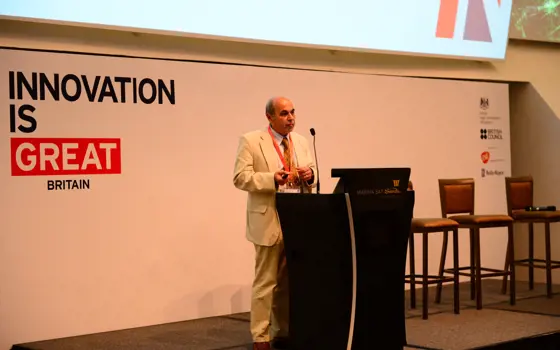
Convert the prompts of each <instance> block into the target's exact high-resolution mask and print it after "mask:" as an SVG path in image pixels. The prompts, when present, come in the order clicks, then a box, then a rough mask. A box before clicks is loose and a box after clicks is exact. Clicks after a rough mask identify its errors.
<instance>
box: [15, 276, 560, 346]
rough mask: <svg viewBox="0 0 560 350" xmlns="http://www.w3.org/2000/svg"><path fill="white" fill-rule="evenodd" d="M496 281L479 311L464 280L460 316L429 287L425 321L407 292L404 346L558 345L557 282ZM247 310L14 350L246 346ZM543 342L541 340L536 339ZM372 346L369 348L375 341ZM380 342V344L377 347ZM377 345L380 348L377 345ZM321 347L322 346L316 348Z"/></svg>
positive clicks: (447, 297) (486, 288)
mask: <svg viewBox="0 0 560 350" xmlns="http://www.w3.org/2000/svg"><path fill="white" fill-rule="evenodd" d="M500 285H501V283H500V281H498V280H485V281H483V298H484V299H483V303H484V308H483V309H482V310H478V311H477V310H476V309H475V304H474V301H471V300H470V297H469V285H468V283H465V284H462V285H461V314H460V315H455V314H453V311H452V289H451V288H450V286H446V288H444V293H443V298H442V304H440V305H436V304H434V303H433V300H434V296H435V290H434V289H433V288H430V301H431V302H430V305H429V311H430V315H429V319H428V320H422V318H421V310H422V309H421V306H422V305H421V296H422V294H421V289H418V290H417V295H416V298H417V308H416V309H415V310H410V309H409V299H408V294H407V300H406V303H407V312H406V317H407V321H406V325H407V340H408V344H409V346H408V347H406V348H405V349H429V350H433V349H445V350H448V349H449V350H463V349H495V350H497V349H500V350H506V349H512V350H513V349H532V350H533V349H534V350H537V349H538V350H548V349H551V350H552V349H560V295H558V293H559V292H560V286H554V292H555V296H554V297H553V298H552V299H548V298H546V296H545V294H546V293H545V290H546V289H545V286H544V285H542V284H536V285H535V289H534V290H532V291H529V290H528V287H527V284H525V283H518V285H517V294H518V295H517V299H518V300H517V305H516V306H514V307H511V306H510V305H509V302H508V296H507V295H502V294H500V293H499V290H500ZM248 322H249V314H247V313H243V314H234V315H228V316H221V317H212V318H206V319H199V320H192V321H185V322H177V323H171V324H164V325H157V326H150V327H142V328H135V329H128V330H121V331H114V332H107V333H98V334H92V335H85V336H79V337H70V338H63V339H55V340H46V341H40V342H33V343H27V344H18V345H14V346H13V348H12V349H13V350H82V349H83V350H117V349H118V350H159V349H165V350H175V349H177V350H179V349H181V350H185V349H188V350H249V349H251V337H250V334H249V323H248ZM538 341H543V342H542V343H536V342H538ZM381 344H382V339H380V344H372V347H371V348H372V349H377V348H378V346H379V345H381ZM376 345H378V346H376ZM380 349H381V348H380ZM317 350H320V349H317Z"/></svg>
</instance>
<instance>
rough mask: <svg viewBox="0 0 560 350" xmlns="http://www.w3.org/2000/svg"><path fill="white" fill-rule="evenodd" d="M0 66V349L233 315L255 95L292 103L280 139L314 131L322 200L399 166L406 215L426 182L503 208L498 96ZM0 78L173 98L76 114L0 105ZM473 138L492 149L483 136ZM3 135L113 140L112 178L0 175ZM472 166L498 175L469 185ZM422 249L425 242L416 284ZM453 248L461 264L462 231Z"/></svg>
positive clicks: (435, 207)
mask: <svg viewBox="0 0 560 350" xmlns="http://www.w3.org/2000/svg"><path fill="white" fill-rule="evenodd" d="M0 69H1V74H0V76H1V77H2V80H1V81H0V108H2V110H3V111H4V113H5V114H4V115H5V116H6V117H5V118H6V119H5V124H4V125H5V127H4V131H3V135H4V136H3V138H4V141H3V142H2V143H0V162H1V163H2V164H5V166H4V167H3V171H2V173H1V174H0V176H1V177H2V178H1V179H2V182H1V185H0V186H1V193H2V198H3V208H4V210H3V217H2V230H1V231H0V239H1V242H2V244H1V245H0V346H1V348H8V347H9V345H11V344H14V343H18V342H24V341H33V340H41V339H49V338H57V337H64V336H71V335H78V334H87V333H93V332H100V331H107V330H115V329H122V328H129V327H135V326H143V325H149V324H158V323H165V322H173V321H179V320H185V319H192V318H199V317H206V316H212V315H219V314H227V313H232V312H241V311H247V310H248V308H249V300H250V284H251V279H252V268H253V266H252V264H253V249H252V247H251V245H250V244H249V243H248V242H246V241H245V237H244V218H245V215H244V210H245V207H244V206H245V194H244V193H241V192H239V191H238V190H236V189H234V187H233V185H232V171H233V162H234V157H235V151H236V147H237V141H238V137H239V135H240V134H242V133H244V132H246V131H249V130H253V129H257V128H262V127H265V125H266V119H265V117H264V105H265V102H266V100H267V99H268V98H269V97H270V96H274V95H286V96H288V97H290V98H291V99H293V101H294V102H295V105H296V109H297V113H298V124H297V125H296V129H297V131H299V132H300V133H302V134H304V135H308V130H309V128H310V127H314V128H315V129H316V130H317V137H318V139H317V147H318V151H319V157H320V158H319V165H320V166H321V168H320V170H321V180H322V188H321V189H322V192H325V193H326V192H330V191H332V189H333V188H334V185H335V183H336V180H334V179H330V169H331V168H333V167H387V166H408V167H411V168H412V180H413V181H414V183H415V189H416V191H417V204H416V208H415V216H418V217H420V216H422V217H425V216H436V217H437V216H440V207H439V196H438V188H437V179H438V178H452V177H474V178H475V179H476V181H477V187H476V188H477V190H476V195H477V200H476V205H477V211H479V212H488V213H503V212H505V210H506V206H505V193H504V185H503V181H504V180H503V176H507V175H509V174H510V168H511V163H510V148H509V147H510V146H509V111H508V88H507V85H505V84H493V83H474V82H460V81H444V80H430V79H415V78H395V77H382V76H372V75H358V74H344V73H326V72H311V71H297V70H282V69H272V68H255V67H242V66H230V65H216V64H199V63H185V62H172V61H158V60H140V59H126V58H109V57H94V56H82V55H66V54H51V53H39V52H24V51H10V50H2V51H0ZM10 71H13V72H23V74H24V75H25V77H26V78H27V79H28V80H30V81H31V77H32V73H33V72H36V73H45V74H46V76H47V77H49V78H50V79H51V80H52V77H53V74H55V73H58V74H59V75H60V77H61V78H62V76H64V75H67V74H75V75H77V76H78V77H80V76H82V75H84V76H86V78H87V79H88V81H90V87H91V86H92V85H91V84H92V83H91V82H93V81H94V79H95V77H96V76H101V77H105V76H108V77H110V79H113V80H114V79H115V77H130V78H137V81H140V80H141V79H143V78H145V77H149V78H151V79H153V80H154V81H157V80H158V79H161V80H162V81H163V82H165V84H167V86H170V85H171V80H173V82H174V89H175V90H174V92H175V104H170V103H168V101H167V100H165V102H164V103H163V104H151V105H146V104H141V103H136V104H134V103H131V101H132V98H133V96H132V93H131V92H129V91H128V92H127V101H126V103H114V102H113V101H112V100H111V99H110V98H106V99H105V100H104V102H102V103H99V102H95V103H92V102H89V101H88V99H87V97H86V96H85V94H82V98H81V99H79V100H78V101H76V102H67V101H62V100H61V101H53V100H52V98H46V100H44V101H34V100H33V99H31V98H30V96H29V94H27V93H26V91H25V89H23V90H22V91H23V99H22V100H18V99H17V96H15V97H16V99H10V93H9V90H10V79H9V76H10V74H9V72H10ZM102 81H103V80H102ZM16 85H17V84H16ZM114 86H115V89H116V90H115V92H116V93H117V94H118V95H119V96H120V90H119V89H120V85H117V84H115V85H114ZM100 87H102V84H100ZM16 91H17V89H16ZM16 95H17V94H16ZM47 96H48V94H47ZM481 100H482V101H484V102H486V101H488V105H486V104H483V106H482V107H483V108H481ZM12 104H13V105H15V106H16V108H18V107H19V106H20V105H23V104H29V105H32V106H33V107H35V111H34V113H33V116H34V117H35V118H36V120H37V129H36V130H35V132H33V133H31V134H24V133H21V132H16V133H11V132H10V122H9V120H10V119H9V115H10V113H9V112H10V105H12ZM17 123H19V121H17ZM22 124H23V125H24V126H29V125H30V124H29V123H27V122H25V121H24V122H22ZM481 128H487V129H499V130H501V131H502V135H503V138H502V139H498V140H489V139H486V140H483V139H481V138H480V129H481ZM15 137H33V138H117V139H120V143H121V146H120V155H121V167H122V170H121V172H120V174H103V175H65V176H53V175H48V176H11V161H10V160H11V150H10V139H11V138H15ZM44 141H46V140H44ZM485 151H488V152H490V161H489V162H488V163H487V164H483V162H482V161H481V154H482V152H485ZM100 154H102V152H101V153H100ZM113 154H114V153H113ZM24 155H25V153H24ZM100 158H102V156H100ZM113 159H114V158H113ZM70 162H72V160H70ZM482 168H486V169H487V170H489V171H499V172H503V174H501V175H489V176H485V177H484V178H483V177H481V169H482ZM487 173H488V172H487ZM57 179H89V183H90V188H89V189H86V190H58V191H49V190H48V187H47V183H48V180H57ZM488 233H489V234H485V235H483V238H482V245H483V252H482V260H483V263H484V264H485V265H487V266H489V267H497V268H499V267H502V266H503V258H504V252H505V245H506V235H505V232H504V231H503V230H499V229H496V230H494V232H491V231H490V232H488ZM418 243H420V241H419V242H418ZM440 243H441V240H440V239H439V237H438V236H434V238H433V239H431V244H430V250H431V256H430V264H431V267H430V270H431V272H435V271H436V269H437V262H438V259H439V252H440ZM460 244H461V257H460V260H461V262H462V263H467V262H468V238H467V235H466V234H464V233H463V234H462V235H461V242H460ZM417 249H418V251H417V259H418V260H417V263H418V264H420V262H421V260H420V259H421V256H420V254H419V253H420V252H421V250H420V249H421V246H420V244H417ZM449 256H450V255H449ZM449 262H451V258H450V259H449ZM418 266H420V265H418Z"/></svg>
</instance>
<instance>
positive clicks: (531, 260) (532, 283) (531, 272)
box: [529, 222, 535, 290]
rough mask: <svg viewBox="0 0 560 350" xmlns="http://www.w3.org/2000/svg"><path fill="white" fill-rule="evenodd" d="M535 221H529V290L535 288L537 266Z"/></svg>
mask: <svg viewBox="0 0 560 350" xmlns="http://www.w3.org/2000/svg"><path fill="white" fill-rule="evenodd" d="M533 228H534V227H533V223H532V222H530V223H529V290H533V289H534V288H535V268H534V265H533V264H534V259H535V246H534V244H535V241H534V238H535V235H534V230H533Z"/></svg>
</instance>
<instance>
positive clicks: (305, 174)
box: [297, 167, 313, 183]
mask: <svg viewBox="0 0 560 350" xmlns="http://www.w3.org/2000/svg"><path fill="white" fill-rule="evenodd" d="M297 172H298V175H299V178H300V179H301V180H302V181H305V182H307V183H309V182H311V181H312V180H313V170H311V168H310V167H301V168H297Z"/></svg>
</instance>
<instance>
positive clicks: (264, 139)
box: [260, 131, 278, 172]
mask: <svg viewBox="0 0 560 350" xmlns="http://www.w3.org/2000/svg"><path fill="white" fill-rule="evenodd" d="M260 146H261V150H262V153H263V155H264V159H265V160H266V164H267V165H268V170H269V171H270V172H276V170H278V155H277V154H276V150H275V149H274V146H273V145H272V138H271V137H270V135H269V134H268V132H264V131H263V132H262V133H261V142H260Z"/></svg>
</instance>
